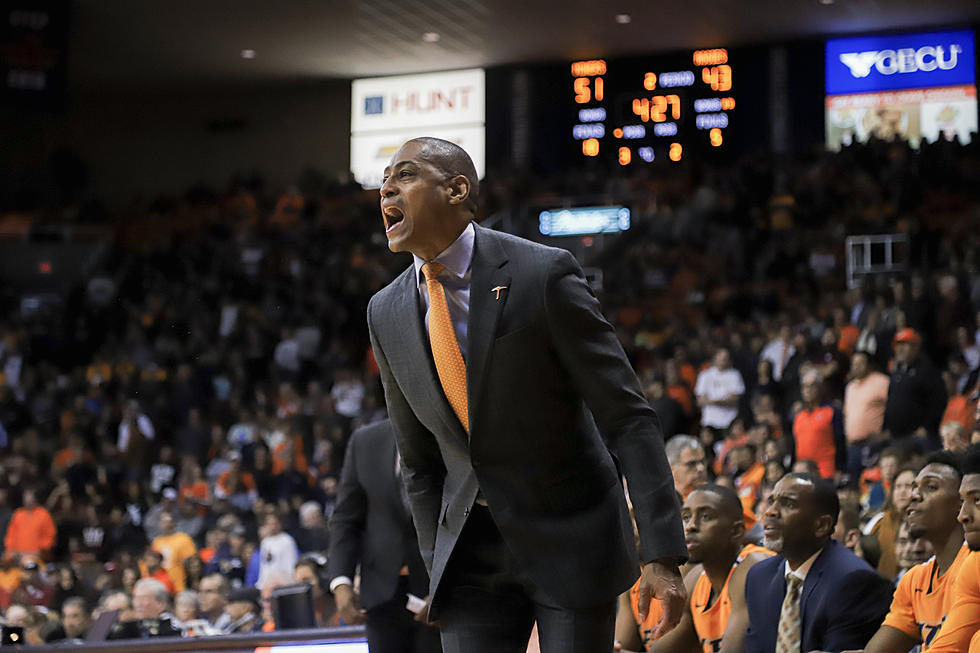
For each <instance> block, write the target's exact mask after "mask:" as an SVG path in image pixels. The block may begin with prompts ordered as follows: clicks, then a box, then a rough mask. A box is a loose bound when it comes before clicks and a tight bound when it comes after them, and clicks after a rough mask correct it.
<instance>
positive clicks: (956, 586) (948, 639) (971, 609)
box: [906, 551, 980, 653]
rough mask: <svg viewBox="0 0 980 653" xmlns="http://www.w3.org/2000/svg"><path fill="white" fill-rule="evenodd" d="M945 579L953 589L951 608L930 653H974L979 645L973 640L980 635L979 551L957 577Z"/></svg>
mask: <svg viewBox="0 0 980 653" xmlns="http://www.w3.org/2000/svg"><path fill="white" fill-rule="evenodd" d="M906 575H908V574H906ZM946 576H949V583H950V584H951V585H952V594H953V599H952V605H951V606H950V608H949V612H947V613H946V621H945V623H943V627H942V628H941V629H940V630H939V634H938V635H937V636H936V638H935V639H934V640H933V641H932V645H931V646H930V648H929V651H930V653H954V652H955V653H962V652H963V651H964V650H967V649H969V650H970V651H971V653H972V652H973V648H976V644H977V643H976V642H973V641H971V640H973V639H974V635H976V633H977V632H980V551H974V552H972V553H970V554H969V555H968V556H966V559H965V560H964V561H963V564H962V565H961V566H960V568H959V570H958V573H957V574H956V575H955V577H954V576H953V575H952V574H950V573H949V572H946ZM971 647H972V648H971Z"/></svg>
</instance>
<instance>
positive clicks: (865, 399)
mask: <svg viewBox="0 0 980 653" xmlns="http://www.w3.org/2000/svg"><path fill="white" fill-rule="evenodd" d="M872 363H873V361H872V358H871V355H870V354H868V353H867V352H864V351H857V352H854V355H853V356H852V357H851V371H850V378H851V380H850V381H849V382H848V384H847V386H846V387H845V388H844V436H845V437H846V438H847V447H848V449H847V471H848V473H849V474H851V477H852V478H857V477H858V476H859V475H860V474H861V470H862V469H865V468H867V467H870V466H871V465H872V464H873V461H874V456H875V454H877V453H878V452H879V451H881V449H882V448H883V447H884V446H885V443H886V441H887V438H885V437H884V436H882V433H881V427H882V423H883V422H884V419H885V403H886V402H887V401H888V383H889V379H888V377H887V376H886V375H884V374H882V373H881V372H878V371H876V370H875V369H874V367H873V365H872Z"/></svg>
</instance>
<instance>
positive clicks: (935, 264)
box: [0, 140, 980, 641]
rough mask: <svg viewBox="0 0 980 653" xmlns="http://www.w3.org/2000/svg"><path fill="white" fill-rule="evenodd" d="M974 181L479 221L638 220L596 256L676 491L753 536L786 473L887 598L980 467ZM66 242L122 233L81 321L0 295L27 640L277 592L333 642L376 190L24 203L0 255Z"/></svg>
mask: <svg viewBox="0 0 980 653" xmlns="http://www.w3.org/2000/svg"><path fill="white" fill-rule="evenodd" d="M978 178H980V143H977V141H976V140H974V143H973V144H972V145H966V146H964V145H959V144H957V143H950V142H938V143H935V144H931V145H930V144H923V147H922V148H921V149H919V150H911V149H910V148H908V146H907V145H905V144H904V143H895V142H884V141H871V142H869V143H867V144H860V145H858V144H855V145H852V146H850V147H846V148H844V149H843V150H842V151H841V152H838V153H827V152H822V151H821V152H816V151H814V152H813V153H805V154H799V155H797V156H795V157H793V158H792V159H791V160H787V159H786V158H784V157H783V158H778V159H777V158H776V157H774V156H762V155H752V156H747V157H745V158H743V159H742V160H740V161H739V163H738V165H734V166H724V167H722V166H718V167H710V166H702V165H694V164H690V165H687V164H685V165H682V166H677V167H675V168H672V169H671V170H670V172H669V173H667V174H657V175H649V174H645V173H640V174H636V173H633V174H628V173H625V172H624V173H620V174H615V175H609V176H605V175H598V174H596V173H594V172H588V171H575V172H574V173H573V172H569V173H566V174H564V175H561V176H560V177H533V176H527V175H518V174H516V173H514V174H512V175H510V176H508V175H501V176H498V177H496V178H488V180H487V183H486V185H485V187H484V190H483V193H482V196H481V203H482V206H481V211H480V215H481V216H482V217H483V218H484V219H485V224H490V225H491V226H493V225H495V224H496V225H498V226H499V224H500V223H501V222H502V221H505V220H507V219H508V212H509V211H511V212H513V208H512V207H517V206H527V205H532V204H540V203H542V202H547V201H549V200H552V199H553V198H556V197H561V196H562V195H563V194H564V193H567V192H568V191H569V189H571V188H574V189H575V191H576V192H578V193H583V192H591V193H596V194H617V195H625V196H629V197H632V198H634V206H635V207H636V210H635V212H634V224H633V228H632V229H631V231H629V232H627V233H626V234H624V235H622V236H619V237H618V238H616V239H612V240H609V241H607V242H605V243H604V244H603V246H602V247H596V246H595V243H593V242H591V241H588V240H587V241H583V244H582V246H583V247H584V248H585V252H586V254H585V256H586V257H587V260H588V262H589V264H590V265H592V266H593V267H597V268H599V269H601V270H602V276H603V281H602V285H601V287H600V288H598V289H597V291H598V294H599V295H600V299H601V301H602V305H603V307H604V309H605V310H607V313H608V315H607V317H608V318H609V319H610V321H611V322H612V323H613V324H614V325H615V327H616V328H617V330H618V333H619V335H620V338H621V340H622V342H623V345H624V347H625V348H626V351H627V352H628V354H629V356H630V358H631V360H632V362H633V364H634V367H635V369H636V371H637V373H638V375H639V376H640V378H641V381H642V383H643V385H644V388H645V392H646V393H647V398H648V400H649V401H650V403H651V405H652V406H653V407H654V408H655V409H656V411H657V413H658V415H659V417H660V421H661V423H662V426H663V430H664V436H665V438H666V439H668V440H672V439H673V440H672V441H673V442H674V443H675V444H674V446H673V447H671V446H668V456H669V457H670V462H671V464H672V469H673V471H674V475H675V485H676V486H677V488H678V490H679V491H680V492H682V493H684V492H686V491H689V490H690V489H691V488H693V487H694V486H695V485H697V484H699V483H701V482H704V481H705V480H707V479H708V478H717V479H719V481H720V482H730V483H731V484H732V485H733V487H735V488H736V490H737V491H738V493H739V496H740V498H741V499H742V502H743V506H744V509H745V513H746V517H747V523H748V525H750V526H751V525H752V524H754V523H755V522H756V521H757V518H758V515H759V514H760V513H759V511H760V505H764V503H763V502H764V500H765V498H766V496H767V492H768V491H769V490H770V489H771V488H772V486H773V485H774V484H775V482H776V481H777V480H779V478H781V477H782V475H783V474H785V473H786V472H788V471H790V470H792V469H797V470H800V469H802V470H805V471H811V472H814V473H817V474H819V475H820V476H822V477H825V478H830V479H833V480H834V481H835V482H836V483H837V485H838V488H839V489H840V493H841V496H842V498H843V499H844V502H843V505H844V508H843V509H842V515H843V519H842V525H843V526H842V527H843V528H844V529H845V530H844V532H842V534H841V536H842V537H845V538H849V542H850V544H849V546H852V547H853V546H859V547H861V548H862V551H863V554H864V555H865V557H866V558H868V559H870V560H871V561H872V564H873V565H875V566H877V567H878V569H879V570H880V571H881V572H882V573H883V574H884V575H886V576H887V577H889V578H892V577H895V576H896V575H897V574H899V573H900V571H901V570H902V569H905V568H907V567H908V566H909V564H910V561H911V560H913V559H922V556H927V552H925V551H921V550H916V549H915V544H914V543H909V542H908V541H907V540H908V538H907V535H906V536H905V538H904V539H903V534H902V530H901V523H902V517H903V512H904V509H905V507H906V506H907V503H908V496H909V488H908V485H909V483H908V482H909V480H910V477H909V474H910V473H911V474H912V478H914V471H912V470H914V469H915V467H914V466H915V465H916V463H917V461H918V462H919V463H921V460H922V456H923V455H924V454H925V453H927V452H930V451H932V450H935V449H940V448H946V449H950V450H954V451H957V450H960V449H962V448H964V447H965V446H966V444H968V443H969V442H970V441H971V440H972V441H974V442H976V441H978V440H980V425H978V423H977V421H978V420H977V414H976V411H977V399H978V393H980V379H978V370H980V267H978V266H980V231H978V230H977V228H976V225H977V224H980V198H978V196H977V194H976V189H975V184H976V179H978ZM66 220H67V221H69V222H71V223H72V224H73V225H75V226H77V227H85V226H97V227H99V228H101V229H108V230H110V231H111V233H112V234H113V238H112V244H111V247H110V248H109V250H108V251H107V253H106V255H105V256H104V257H103V258H102V259H101V262H100V264H99V265H98V267H97V268H95V269H93V270H92V271H91V273H90V274H89V275H87V276H86V277H85V278H82V279H79V280H77V283H76V284H75V285H73V286H72V288H71V290H70V292H69V293H68V295H67V300H66V301H65V302H64V303H62V304H59V305H56V306H52V307H42V309H39V310H25V307H24V306H23V304H22V303H21V298H20V296H19V295H18V294H16V293H15V292H14V291H13V290H12V289H11V288H9V287H8V288H7V289H0V302H2V304H0V306H2V310H0V316H2V317H0V337H2V340H0V372H2V373H0V533H2V534H3V540H2V547H3V555H2V562H0V609H3V611H4V616H5V617H6V619H7V621H8V622H10V623H11V624H14V625H22V626H23V627H25V628H26V629H27V632H28V637H29V639H30V640H32V641H43V640H53V639H56V638H59V637H69V638H70V637H78V636H79V635H80V634H81V633H83V632H84V631H85V629H86V628H87V627H88V626H89V625H90V624H91V623H92V620H93V618H94V617H97V616H98V614H99V612H100V611H102V610H105V609H121V610H122V611H123V614H124V616H129V617H132V618H154V617H158V616H159V615H161V614H163V613H167V614H168V615H173V623H174V624H177V626H176V627H183V628H184V629H187V630H189V631H191V632H197V633H220V632H235V631H241V630H254V629H263V628H265V629H269V628H272V627H274V626H273V618H272V614H271V612H270V609H269V602H268V597H269V594H270V592H271V591H272V590H273V589H274V588H276V587H278V586H280V585H283V584H288V583H292V582H293V581H294V580H308V581H310V582H312V583H314V586H315V598H316V600H317V612H318V614H317V617H318V620H319V622H320V623H321V625H331V624H337V623H338V617H337V615H336V610H335V608H334V606H333V604H332V599H331V597H330V593H329V591H325V586H326V585H327V584H329V580H330V579H329V578H324V577H323V576H324V559H325V555H326V552H327V549H328V546H329V538H330V530H329V526H328V524H329V518H330V515H331V512H332V509H333V506H334V504H335V501H336V490H337V483H338V478H339V472H340V466H341V464H342V461H343V456H344V451H345V446H346V443H347V439H348V438H349V436H350V433H351V432H352V430H353V429H355V428H357V427H358V426H361V425H365V424H370V423H373V422H375V421H378V420H380V419H382V418H383V417H384V416H385V408H384V404H383V396H382V393H381V388H380V383H379V381H378V372H377V368H376V366H375V364H374V362H373V359H372V356H371V352H370V348H369V343H368V339H367V333H366V329H365V323H364V313H365V307H366V304H367V301H368V299H369V298H370V297H371V295H372V294H373V293H374V292H375V291H377V290H378V289H379V288H381V287H382V286H383V285H384V284H386V283H387V282H388V281H389V280H390V279H391V278H393V276H394V275H395V274H397V272H398V271H400V270H401V269H402V268H403V267H404V266H405V265H407V264H408V263H409V261H408V259H406V258H403V257H400V256H394V255H392V254H391V253H390V252H388V251H387V249H386V247H385V243H384V238H383V234H382V227H381V218H380V215H379V213H378V207H377V196H376V191H364V190H361V189H360V188H359V187H358V186H355V185H353V184H351V185H346V186H344V185H337V184H328V183H326V182H325V181H323V179H322V178H320V177H317V176H316V175H312V174H311V175H307V176H305V177H304V178H303V179H300V180H297V185H295V186H291V187H288V188H285V189H279V188H271V187H268V186H266V185H265V184H264V183H263V182H262V180H261V179H260V178H258V177H257V176H256V177H252V178H248V179H236V180H234V181H233V182H232V183H230V184H229V186H228V187H227V188H226V189H222V190H219V189H214V188H208V187H204V186H197V187H195V188H192V189H190V190H188V191H187V193H186V194H184V195H183V196H165V195H161V196H159V197H156V198H155V199H152V200H138V201H134V202H133V204H132V205H131V206H129V207H127V208H126V210H125V211H119V212H115V211H110V210H104V209H100V208H99V207H98V205H91V204H90V205H79V204H77V203H76V204H48V205H37V206H30V207H25V206H13V205H11V206H8V207H6V210H4V211H2V212H0V232H4V233H8V234H9V233H11V232H12V231H16V230H17V229H22V228H23V225H25V224H27V225H29V229H32V230H38V231H43V228H44V226H45V225H46V224H48V223H50V222H57V223H58V224H64V223H65V221H66ZM882 230H894V231H896V232H898V233H901V234H906V235H908V236H909V242H910V247H909V252H908V261H909V264H908V266H907V269H906V270H904V271H903V272H902V273H901V274H894V275H886V276H882V275H879V276H869V277H867V278H866V279H863V280H861V282H860V283H859V284H857V285H856V287H854V288H851V289H848V288H847V284H846V282H845V278H844V275H845V265H844V252H843V250H842V247H841V243H842V242H843V239H844V238H845V237H846V236H847V235H851V234H862V233H874V232H876V231H882ZM593 247H594V250H593V249H592V248H593ZM681 435H686V436H688V437H687V438H681V437H680V436H681ZM675 436H676V438H680V439H676V438H675ZM697 452H703V455H700V454H698V453H697ZM692 462H693V464H691V463H692ZM896 543H899V544H900V546H904V547H905V548H904V549H900V552H898V553H896ZM918 546H919V549H921V548H922V544H921V543H919V545H918Z"/></svg>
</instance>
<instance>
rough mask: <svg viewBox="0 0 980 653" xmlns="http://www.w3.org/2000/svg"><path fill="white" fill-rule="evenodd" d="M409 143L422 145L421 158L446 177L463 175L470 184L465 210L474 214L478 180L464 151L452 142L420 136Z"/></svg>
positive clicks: (477, 194) (478, 194)
mask: <svg viewBox="0 0 980 653" xmlns="http://www.w3.org/2000/svg"><path fill="white" fill-rule="evenodd" d="M409 143H421V144H422V145H424V146H425V151H426V156H424V157H423V158H424V159H425V160H426V161H428V162H429V163H431V164H432V165H434V166H436V167H437V168H439V169H440V170H441V171H442V172H444V173H446V174H447V175H448V176H451V177H455V176H456V175H463V176H464V177H466V180H467V181H468V182H470V194H469V196H468V197H467V198H466V208H468V209H469V210H470V212H472V213H476V207H477V199H478V198H479V196H480V179H479V177H477V174H476V166H475V165H473V159H471V158H470V155H469V154H467V153H466V150H464V149H463V148H461V147H460V146H459V145H457V144H456V143H453V142H452V141H447V140H443V139H441V138H435V137H434V136H420V137H419V138H413V139H412V140H410V141H409Z"/></svg>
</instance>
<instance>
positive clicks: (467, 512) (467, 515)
mask: <svg viewBox="0 0 980 653" xmlns="http://www.w3.org/2000/svg"><path fill="white" fill-rule="evenodd" d="M463 516H464V517H469V516H470V509H469V508H467V509H466V510H464V511H463Z"/></svg>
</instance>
